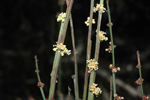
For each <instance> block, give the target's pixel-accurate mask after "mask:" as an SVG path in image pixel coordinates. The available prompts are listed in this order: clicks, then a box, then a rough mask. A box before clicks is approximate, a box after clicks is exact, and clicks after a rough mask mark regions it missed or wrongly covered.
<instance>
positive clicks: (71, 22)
mask: <svg viewBox="0 0 150 100" xmlns="http://www.w3.org/2000/svg"><path fill="white" fill-rule="evenodd" d="M66 1H67V6H68V0H66ZM70 28H71V38H72V46H73V53H74V68H75V79H74V85H75V88H74V90H75V99H76V100H77V99H78V98H79V87H78V64H77V56H76V49H75V38H74V28H73V20H72V15H71V14H70Z"/></svg>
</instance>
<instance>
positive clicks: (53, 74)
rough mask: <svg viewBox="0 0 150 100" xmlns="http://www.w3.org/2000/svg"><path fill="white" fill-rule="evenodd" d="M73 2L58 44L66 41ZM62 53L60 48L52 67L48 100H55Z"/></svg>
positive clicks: (70, 4)
mask: <svg viewBox="0 0 150 100" xmlns="http://www.w3.org/2000/svg"><path fill="white" fill-rule="evenodd" d="M72 4H73V0H70V2H69V6H68V7H67V10H66V18H65V22H62V23H61V28H60V31H59V36H58V41H57V42H58V44H60V43H64V40H65V36H66V31H67V26H68V22H69V18H70V12H71V9H72ZM60 53H61V52H60V50H57V51H56V52H55V57H54V62H53V68H52V72H51V81H50V90H49V98H48V100H53V98H54V92H55V85H56V77H57V71H58V66H59V62H60V57H61V55H60Z"/></svg>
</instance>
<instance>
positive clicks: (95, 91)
mask: <svg viewBox="0 0 150 100" xmlns="http://www.w3.org/2000/svg"><path fill="white" fill-rule="evenodd" d="M97 85H98V84H95V83H93V84H92V85H91V86H90V89H89V90H90V91H91V92H92V93H93V94H95V95H96V96H98V95H99V94H101V93H102V90H101V89H100V88H99V87H96V86H97Z"/></svg>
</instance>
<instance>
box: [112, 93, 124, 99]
mask: <svg viewBox="0 0 150 100" xmlns="http://www.w3.org/2000/svg"><path fill="white" fill-rule="evenodd" d="M114 97H115V100H122V99H124V97H121V96H118V95H117V94H114Z"/></svg>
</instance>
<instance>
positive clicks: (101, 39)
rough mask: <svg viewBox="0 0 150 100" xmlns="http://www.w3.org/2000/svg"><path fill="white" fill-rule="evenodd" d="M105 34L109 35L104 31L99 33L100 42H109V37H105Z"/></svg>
mask: <svg viewBox="0 0 150 100" xmlns="http://www.w3.org/2000/svg"><path fill="white" fill-rule="evenodd" d="M96 32H97V30H96ZM105 34H107V33H106V32H103V31H99V33H98V36H99V40H100V41H104V40H105V41H107V40H108V37H105Z"/></svg>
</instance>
